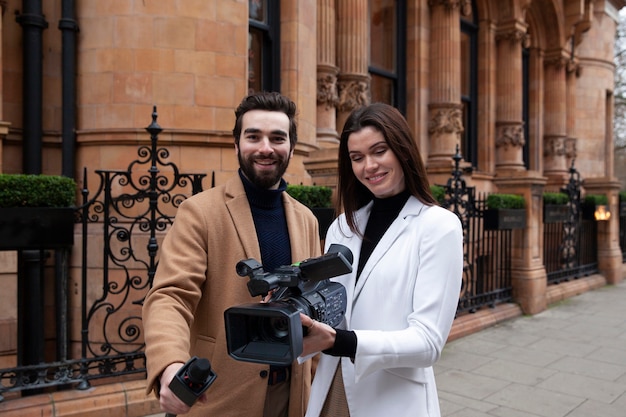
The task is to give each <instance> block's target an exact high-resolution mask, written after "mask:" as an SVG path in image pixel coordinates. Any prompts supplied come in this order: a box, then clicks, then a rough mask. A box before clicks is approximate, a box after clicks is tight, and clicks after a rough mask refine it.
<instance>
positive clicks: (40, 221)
mask: <svg viewBox="0 0 626 417" xmlns="http://www.w3.org/2000/svg"><path fill="white" fill-rule="evenodd" d="M74 211H75V209H74V208H73V207H0V250H21V249H56V248H63V247H69V246H72V245H73V244H74Z"/></svg>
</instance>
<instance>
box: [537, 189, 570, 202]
mask: <svg viewBox="0 0 626 417" xmlns="http://www.w3.org/2000/svg"><path fill="white" fill-rule="evenodd" d="M567 203H569V196H568V195H567V194H565V193H552V192H548V191H546V192H545V193H543V204H555V205H564V204H567Z"/></svg>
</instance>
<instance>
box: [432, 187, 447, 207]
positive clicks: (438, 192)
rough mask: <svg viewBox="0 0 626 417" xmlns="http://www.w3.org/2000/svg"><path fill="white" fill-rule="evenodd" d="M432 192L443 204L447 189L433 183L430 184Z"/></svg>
mask: <svg viewBox="0 0 626 417" xmlns="http://www.w3.org/2000/svg"><path fill="white" fill-rule="evenodd" d="M430 192H431V193H432V194H433V197H435V200H437V202H438V203H439V204H443V203H444V201H445V200H446V190H445V188H444V187H443V186H441V185H436V184H432V185H431V186H430Z"/></svg>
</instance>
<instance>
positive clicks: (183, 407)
mask: <svg viewBox="0 0 626 417" xmlns="http://www.w3.org/2000/svg"><path fill="white" fill-rule="evenodd" d="M183 365H185V364H184V363H180V362H174V363H173V364H171V365H169V366H168V367H167V368H165V370H163V373H162V374H161V379H160V381H161V390H160V391H159V405H160V406H161V410H162V411H165V412H166V413H170V414H186V413H188V412H189V410H190V409H191V407H189V406H188V405H187V404H185V403H184V402H183V401H182V400H181V399H180V398H178V397H177V396H176V394H174V393H173V392H172V390H171V389H170V382H172V379H174V376H175V375H176V372H178V370H179V369H180V368H182V367H183Z"/></svg>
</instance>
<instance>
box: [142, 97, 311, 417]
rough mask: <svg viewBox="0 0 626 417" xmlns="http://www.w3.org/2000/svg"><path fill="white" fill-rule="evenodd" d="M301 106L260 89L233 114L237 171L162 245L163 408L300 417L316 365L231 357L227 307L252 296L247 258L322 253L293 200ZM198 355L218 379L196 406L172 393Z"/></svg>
mask: <svg viewBox="0 0 626 417" xmlns="http://www.w3.org/2000/svg"><path fill="white" fill-rule="evenodd" d="M295 114H296V106H295V104H294V103H293V101H291V100H290V99H289V98H287V97H285V96H283V95H281V94H279V93H258V94H253V95H250V96H248V97H246V98H244V99H243V101H242V102H241V104H240V105H239V107H238V108H237V109H236V110H235V117H236V120H235V127H234V128H233V136H234V139H235V152H236V155H237V158H238V161H239V167H240V169H239V171H238V174H237V175H235V176H233V178H231V179H230V180H229V181H228V182H227V183H226V184H224V185H222V186H218V187H215V188H212V189H210V190H207V191H204V192H202V193H200V194H197V195H195V196H193V197H190V198H188V199H187V200H185V201H184V202H183V203H182V204H181V205H180V208H179V209H178V212H177V213H176V220H175V221H174V225H173V226H172V228H171V229H170V231H169V232H168V234H167V235H166V237H165V239H164V241H163V247H162V250H161V252H160V259H159V265H158V268H157V272H156V275H155V277H154V282H153V286H152V289H151V290H150V292H149V293H148V295H147V297H146V300H145V303H144V307H143V325H144V330H145V341H146V359H147V370H148V391H149V392H150V391H154V392H155V394H156V395H157V396H158V397H159V399H160V405H161V409H162V410H163V411H165V412H168V413H172V414H184V413H189V414H188V415H190V416H206V415H216V416H227V415H241V416H247V417H248V416H251V417H275V416H276V417H279V416H280V417H295V416H302V415H303V414H304V410H305V409H306V405H307V404H306V401H307V398H308V393H309V390H310V386H311V363H310V361H308V362H305V363H304V364H301V365H300V364H298V363H297V362H294V363H293V364H292V365H291V366H288V367H274V366H271V367H270V366H268V365H263V364H255V363H249V362H241V361H236V360H234V359H232V358H230V356H228V352H227V347H226V336H225V325H224V310H226V309H227V308H229V307H231V306H233V305H239V304H244V303H249V302H254V301H260V300H258V299H257V300H254V299H252V297H251V296H250V294H249V292H248V289H247V281H246V280H244V279H242V278H241V277H239V276H238V275H237V274H236V269H235V266H236V264H237V262H239V261H240V260H242V259H247V258H254V259H261V261H262V264H263V267H264V269H265V270H266V271H268V272H271V271H273V270H274V269H275V268H277V267H279V266H282V265H289V264H291V263H292V262H295V261H299V260H302V259H307V258H310V257H314V256H319V255H320V254H321V248H320V240H319V234H318V226H317V220H316V219H315V217H314V216H313V214H312V213H311V211H310V210H309V209H308V208H306V207H305V206H303V205H302V204H300V203H299V202H297V201H296V200H294V199H293V198H292V197H290V196H289V195H288V194H287V193H286V192H285V189H286V186H287V184H286V183H285V181H284V180H283V178H282V177H283V175H284V173H285V171H286V169H287V167H288V166H289V161H290V159H291V157H292V156H293V151H294V148H295V146H296V142H297V131H296V122H295ZM192 356H198V357H202V358H207V359H208V360H209V361H210V362H211V367H212V369H213V370H214V371H215V373H216V374H217V379H216V380H215V382H214V383H213V384H212V385H211V386H210V387H209V389H208V390H207V391H206V392H205V393H204V394H203V395H202V396H201V397H200V398H199V401H198V404H197V405H194V406H193V407H191V408H190V407H188V406H187V405H186V404H185V403H184V402H182V401H181V400H180V399H179V398H178V397H176V395H175V394H174V393H173V392H172V391H171V390H170V389H169V387H168V385H169V383H170V381H171V380H172V379H173V377H174V375H175V374H176V372H177V371H178V370H179V369H180V368H181V367H182V366H183V365H184V364H185V362H186V361H187V360H188V359H189V358H190V357H192Z"/></svg>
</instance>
